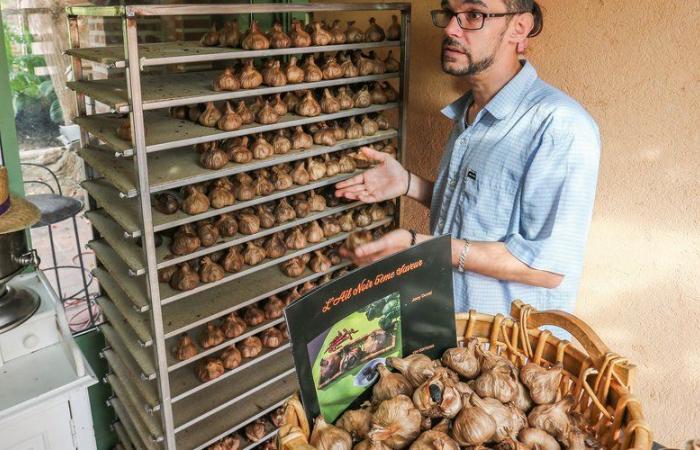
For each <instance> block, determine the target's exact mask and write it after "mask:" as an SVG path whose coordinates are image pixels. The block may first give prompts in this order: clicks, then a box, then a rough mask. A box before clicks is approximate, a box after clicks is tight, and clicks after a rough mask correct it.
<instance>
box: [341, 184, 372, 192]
mask: <svg viewBox="0 0 700 450" xmlns="http://www.w3.org/2000/svg"><path fill="white" fill-rule="evenodd" d="M364 191H365V185H364V184H356V185H354V186H348V187H346V188H342V189H337V190H336V192H338V194H339V195H345V194H348V193H349V194H359V193H360V192H364Z"/></svg>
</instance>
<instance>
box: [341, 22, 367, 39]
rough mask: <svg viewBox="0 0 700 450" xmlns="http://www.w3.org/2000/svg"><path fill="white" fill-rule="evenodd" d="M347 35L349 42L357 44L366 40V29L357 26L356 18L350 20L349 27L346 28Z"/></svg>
mask: <svg viewBox="0 0 700 450" xmlns="http://www.w3.org/2000/svg"><path fill="white" fill-rule="evenodd" d="M345 37H346V38H347V42H348V44H356V43H358V42H364V41H365V33H364V31H362V30H360V29H359V28H357V27H356V26H355V21H354V20H351V21H349V22H348V27H347V29H346V30H345Z"/></svg>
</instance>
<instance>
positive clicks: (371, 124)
mask: <svg viewBox="0 0 700 450" xmlns="http://www.w3.org/2000/svg"><path fill="white" fill-rule="evenodd" d="M378 131H379V125H378V124H377V122H375V121H374V120H372V119H370V117H369V116H368V115H367V114H365V115H364V116H362V134H364V135H365V136H374V135H375V134H377V132H378Z"/></svg>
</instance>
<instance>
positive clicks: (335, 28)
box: [329, 19, 346, 45]
mask: <svg viewBox="0 0 700 450" xmlns="http://www.w3.org/2000/svg"><path fill="white" fill-rule="evenodd" d="M329 33H330V34H331V44H333V45H340V44H345V41H346V37H345V30H343V26H342V25H341V24H340V20H337V19H336V20H334V21H333V24H332V25H331V29H330V30H329Z"/></svg>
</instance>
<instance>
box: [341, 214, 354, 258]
mask: <svg viewBox="0 0 700 450" xmlns="http://www.w3.org/2000/svg"><path fill="white" fill-rule="evenodd" d="M338 223H339V224H340V229H341V230H342V231H345V232H348V231H352V230H353V229H355V221H353V219H352V211H348V212H346V213H344V214H343V215H341V216H340V218H339V219H338ZM348 237H349V236H348ZM348 249H349V250H354V248H350V247H348Z"/></svg>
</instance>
